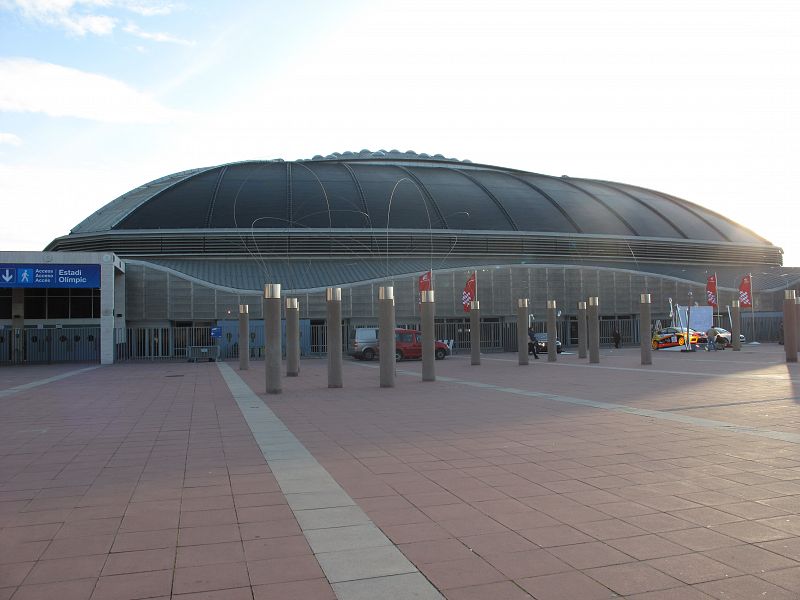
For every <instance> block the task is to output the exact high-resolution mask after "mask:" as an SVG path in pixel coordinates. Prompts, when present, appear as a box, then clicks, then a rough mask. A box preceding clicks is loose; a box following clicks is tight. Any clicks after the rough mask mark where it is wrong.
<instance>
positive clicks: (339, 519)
mask: <svg viewBox="0 0 800 600" xmlns="http://www.w3.org/2000/svg"><path fill="white" fill-rule="evenodd" d="M295 518H297V522H298V523H300V528H301V529H303V531H306V530H308V529H328V528H330V527H347V526H348V525H364V524H367V523H372V521H371V520H370V518H369V517H368V516H367V514H366V513H365V512H364V511H363V510H361V509H360V508H359V507H358V506H341V507H336V508H318V509H313V510H298V511H297V512H295Z"/></svg>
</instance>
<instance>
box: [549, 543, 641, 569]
mask: <svg viewBox="0 0 800 600" xmlns="http://www.w3.org/2000/svg"><path fill="white" fill-rule="evenodd" d="M548 552H550V553H552V554H553V555H555V556H557V557H558V558H560V559H561V560H563V561H564V562H566V563H568V564H570V565H572V566H573V567H575V568H576V569H590V568H592V567H604V566H608V565H616V564H620V563H626V562H631V561H633V558H631V557H630V556H628V555H627V554H625V553H623V552H620V551H619V550H617V549H615V548H612V547H611V546H609V545H607V544H604V543H603V542H586V543H584V544H574V545H572V546H558V547H556V548H549V549H548Z"/></svg>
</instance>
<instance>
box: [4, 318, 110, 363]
mask: <svg viewBox="0 0 800 600" xmlns="http://www.w3.org/2000/svg"><path fill="white" fill-rule="evenodd" d="M62 362H100V328H99V327H53V328H51V327H48V328H43V329H39V328H25V329H11V328H3V329H0V364H11V365H24V364H50V363H62Z"/></svg>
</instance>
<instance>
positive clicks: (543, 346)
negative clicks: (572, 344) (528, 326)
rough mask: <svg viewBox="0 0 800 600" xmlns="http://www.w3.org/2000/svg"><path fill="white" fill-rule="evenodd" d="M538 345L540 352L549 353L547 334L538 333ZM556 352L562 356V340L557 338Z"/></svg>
mask: <svg viewBox="0 0 800 600" xmlns="http://www.w3.org/2000/svg"><path fill="white" fill-rule="evenodd" d="M536 344H537V346H538V350H539V352H547V333H537V334H536ZM556 352H557V353H558V354H561V340H559V339H558V338H556Z"/></svg>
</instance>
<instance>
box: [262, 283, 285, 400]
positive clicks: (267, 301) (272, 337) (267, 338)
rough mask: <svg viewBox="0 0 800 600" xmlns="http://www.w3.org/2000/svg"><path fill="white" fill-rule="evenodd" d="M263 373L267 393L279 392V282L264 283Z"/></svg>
mask: <svg viewBox="0 0 800 600" xmlns="http://www.w3.org/2000/svg"><path fill="white" fill-rule="evenodd" d="M264 374H265V379H266V389H267V393H268V394H280V393H281V284H280V283H265V284H264Z"/></svg>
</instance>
